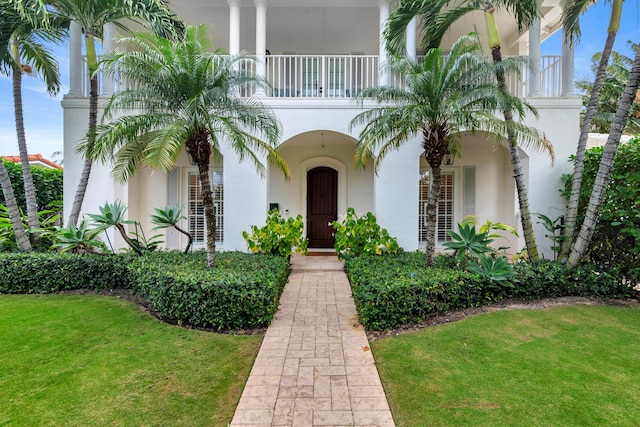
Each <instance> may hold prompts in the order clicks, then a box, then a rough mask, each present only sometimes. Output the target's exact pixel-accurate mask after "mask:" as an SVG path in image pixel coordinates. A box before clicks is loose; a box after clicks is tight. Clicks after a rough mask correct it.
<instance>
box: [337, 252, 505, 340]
mask: <svg viewBox="0 0 640 427" xmlns="http://www.w3.org/2000/svg"><path fill="white" fill-rule="evenodd" d="M345 270H346V272H347V275H348V276H349V279H350V281H351V288H352V293H353V297H354V300H355V305H356V309H357V310H358V316H359V320H360V322H361V323H362V324H363V325H364V326H365V327H367V328H369V329H373V330H384V329H392V328H397V327H400V326H402V325H404V324H408V323H419V322H422V321H424V320H425V319H427V318H429V317H431V316H434V315H436V314H438V313H443V312H446V311H448V310H455V309H462V308H467V307H472V306H479V305H483V304H487V303H489V302H492V301H494V300H495V299H496V298H497V297H496V296H495V295H494V294H493V293H492V292H491V291H490V290H489V289H488V288H487V287H486V286H484V285H483V283H482V282H481V281H480V280H479V279H478V278H477V277H476V276H475V275H473V274H470V273H467V272H464V271H461V270H453V269H440V268H430V267H425V263H424V254H423V253H421V252H409V253H402V254H396V255H390V256H385V257H374V256H359V257H349V258H347V260H346V262H345Z"/></svg>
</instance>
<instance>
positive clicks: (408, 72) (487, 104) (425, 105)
mask: <svg viewBox="0 0 640 427" xmlns="http://www.w3.org/2000/svg"><path fill="white" fill-rule="evenodd" d="M390 67H391V69H392V71H393V72H395V73H398V75H402V76H403V77H404V79H405V86H406V87H405V88H394V87H388V86H381V87H375V88H369V89H364V90H362V91H360V92H359V93H358V94H357V100H358V101H359V102H360V103H362V102H364V100H365V99H370V98H373V99H374V100H376V101H377V102H378V103H380V104H381V106H380V107H377V108H373V109H369V110H366V111H364V112H362V113H360V114H358V115H357V116H356V117H355V118H354V119H353V121H352V122H351V126H352V127H353V126H356V125H364V128H363V129H362V131H361V133H360V137H359V142H358V145H357V147H356V163H357V164H359V165H364V164H366V162H367V161H368V160H369V159H370V158H371V157H373V156H374V155H375V156H376V159H375V166H376V170H377V167H378V166H379V165H380V164H381V162H382V160H383V159H384V157H385V156H386V155H387V154H388V153H389V152H390V151H392V150H395V149H398V148H399V147H400V146H401V145H403V144H404V143H406V142H407V141H409V140H411V139H412V138H414V137H415V136H416V135H422V149H423V150H424V156H425V159H426V160H427V162H428V163H429V166H430V167H431V189H430V191H429V196H428V199H427V215H426V216H427V218H426V220H427V246H426V253H425V259H426V264H427V265H431V263H432V261H433V255H434V252H435V228H436V211H437V205H438V200H439V197H440V182H441V164H442V159H443V157H444V156H445V154H446V153H447V152H456V151H457V150H458V149H459V145H460V138H461V133H462V132H463V131H471V132H474V131H484V132H487V133H488V134H489V135H490V136H491V138H492V139H493V140H494V141H495V142H500V143H501V142H502V141H504V140H505V139H506V138H507V136H508V135H512V134H513V135H517V137H518V138H520V141H522V142H523V143H527V144H529V145H533V146H539V145H543V144H545V142H546V140H545V139H544V138H543V137H541V136H540V134H539V133H538V131H537V130H536V129H534V128H529V127H526V126H524V125H522V124H521V123H518V122H515V121H513V120H512V121H511V122H506V121H504V120H501V119H499V118H498V117H496V115H495V111H496V110H503V109H509V110H510V111H515V112H517V114H518V116H519V117H520V118H523V117H524V116H525V114H527V113H532V114H537V113H536V112H535V110H534V109H533V107H531V106H530V105H529V104H527V103H526V102H524V101H522V100H521V99H519V98H517V97H514V96H510V95H509V94H508V93H506V92H505V91H504V90H503V89H502V88H501V87H499V85H498V84H497V83H496V79H495V72H496V67H499V68H500V69H501V70H502V71H503V72H505V71H513V72H516V71H517V69H518V61H505V62H504V63H500V64H492V63H491V62H488V61H487V60H486V59H485V57H484V55H483V54H482V49H481V46H480V42H479V40H478V37H477V36H475V35H469V36H464V37H462V38H460V39H459V40H458V41H456V42H455V43H454V45H453V46H452V47H451V50H450V52H449V54H448V55H447V56H444V55H443V52H442V51H441V50H440V49H439V48H434V49H430V50H429V51H428V52H427V54H426V56H425V58H424V60H423V61H422V62H416V61H413V60H411V59H409V58H406V57H395V58H394V59H392V60H391V61H390Z"/></svg>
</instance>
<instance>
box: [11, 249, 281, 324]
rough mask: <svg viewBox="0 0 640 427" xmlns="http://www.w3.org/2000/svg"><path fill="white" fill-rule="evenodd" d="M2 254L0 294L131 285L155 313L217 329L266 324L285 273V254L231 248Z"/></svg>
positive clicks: (277, 298) (182, 322)
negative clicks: (210, 255) (212, 255)
mask: <svg viewBox="0 0 640 427" xmlns="http://www.w3.org/2000/svg"><path fill="white" fill-rule="evenodd" d="M216 257H217V267H216V268H213V269H208V268H206V254H205V253H204V252H196V253H193V254H189V255H184V254H182V253H180V252H156V253H150V254H147V255H145V256H142V257H138V256H134V255H131V254H118V255H102V256H101V255H88V254H85V255H73V254H54V253H45V254H35V253H33V254H24V253H22V254H3V255H0V276H1V277H2V283H0V293H52V292H59V291H63V290H73V289H90V290H101V289H116V288H124V289H131V291H132V293H134V294H137V295H140V296H142V297H143V298H145V299H146V300H147V301H148V302H149V303H150V304H151V306H152V307H153V308H154V310H155V311H156V312H157V313H158V314H159V315H160V316H162V317H164V318H166V319H168V320H170V321H174V322H176V323H179V324H185V325H192V326H198V327H213V328H216V329H218V330H222V329H242V328H254V327H260V326H266V325H268V324H269V322H270V321H271V319H272V318H273V315H274V314H275V312H276V310H277V308H278V301H279V299H280V294H281V293H282V290H283V289H284V285H285V283H286V281H287V277H288V275H289V262H288V260H287V259H286V258H283V257H278V256H272V255H252V254H246V253H239V252H221V253H218V254H217V256H216Z"/></svg>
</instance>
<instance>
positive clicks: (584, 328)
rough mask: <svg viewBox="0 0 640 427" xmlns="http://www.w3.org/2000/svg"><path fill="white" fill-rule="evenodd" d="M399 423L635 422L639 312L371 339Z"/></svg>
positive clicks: (592, 312)
mask: <svg viewBox="0 0 640 427" xmlns="http://www.w3.org/2000/svg"><path fill="white" fill-rule="evenodd" d="M372 351H373V352H374V355H375V358H376V362H377V365H378V369H379V372H380V375H381V378H382V381H383V384H384V386H385V390H386V392H387V397H388V399H389V404H390V406H391V409H392V412H393V413H394V418H395V420H396V423H397V425H398V426H411V427H414V426H601V425H616V426H636V425H638V420H640V405H638V396H640V381H638V379H640V308H639V307H637V306H635V307H607V306H571V307H555V308H551V309H544V310H514V311H498V312H494V313H490V314H484V315H479V316H476V317H472V318H467V319H465V320H463V321H460V322H455V323H451V324H447V325H443V326H438V327H434V328H430V329H426V330H422V331H419V332H414V333H409V334H405V335H399V336H393V337H388V338H384V339H382V340H379V341H376V342H373V343H372Z"/></svg>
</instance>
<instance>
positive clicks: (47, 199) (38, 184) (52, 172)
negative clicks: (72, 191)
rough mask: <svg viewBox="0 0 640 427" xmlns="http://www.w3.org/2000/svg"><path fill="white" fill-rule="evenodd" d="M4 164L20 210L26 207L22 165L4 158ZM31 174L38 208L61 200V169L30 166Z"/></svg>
mask: <svg viewBox="0 0 640 427" xmlns="http://www.w3.org/2000/svg"><path fill="white" fill-rule="evenodd" d="M3 161H4V165H5V167H6V168H7V172H9V177H10V178H11V186H12V187H13V193H14V194H15V196H16V201H17V202H18V206H20V208H21V209H22V210H25V211H26V209H27V207H26V202H25V196H24V182H23V178H22V165H21V164H20V163H13V162H9V161H6V160H3ZM31 174H32V175H33V185H34V186H35V190H36V203H37V204H38V210H43V209H45V208H47V207H49V206H50V205H51V204H52V203H53V202H56V201H61V200H62V191H63V184H62V175H63V171H62V169H50V168H45V167H41V166H32V167H31ZM0 204H4V195H3V194H2V192H1V191H0Z"/></svg>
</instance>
